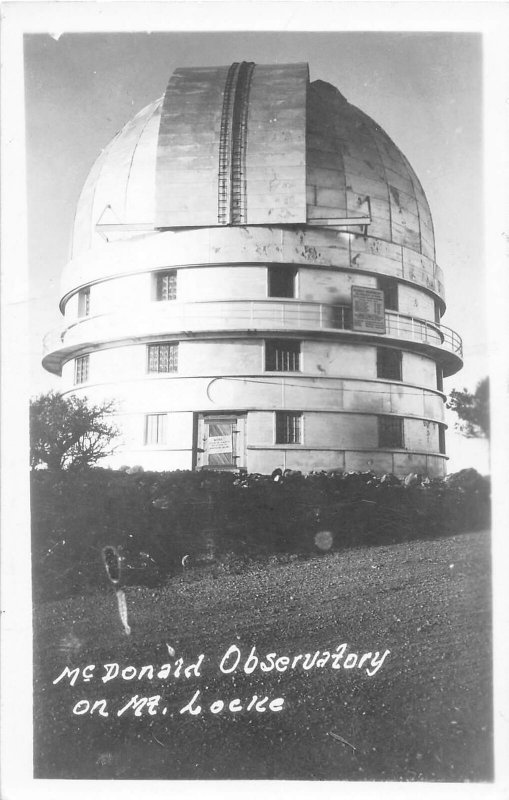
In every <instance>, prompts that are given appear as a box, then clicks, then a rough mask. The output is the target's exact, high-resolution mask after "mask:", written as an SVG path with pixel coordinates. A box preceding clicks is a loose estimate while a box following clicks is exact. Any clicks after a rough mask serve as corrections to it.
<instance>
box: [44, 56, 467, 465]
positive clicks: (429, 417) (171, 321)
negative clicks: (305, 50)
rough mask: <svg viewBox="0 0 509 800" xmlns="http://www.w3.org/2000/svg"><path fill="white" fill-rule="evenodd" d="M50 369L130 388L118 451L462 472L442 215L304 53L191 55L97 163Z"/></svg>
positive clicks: (221, 461) (115, 393)
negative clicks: (231, 59)
mask: <svg viewBox="0 0 509 800" xmlns="http://www.w3.org/2000/svg"><path fill="white" fill-rule="evenodd" d="M60 309H61V311H62V314H63V317H64V319H63V324H62V326H61V328H60V329H59V330H58V331H57V332H53V333H51V334H49V335H48V336H47V337H46V340H45V355H44V359H43V363H44V366H45V367H46V369H48V370H49V371H50V372H53V373H55V374H61V375H62V391H63V392H65V393H73V394H77V395H85V396H87V397H88V398H89V400H90V401H91V402H94V403H98V402H102V401H103V400H105V399H110V398H115V400H116V403H117V414H116V422H117V424H118V426H119V428H120V431H121V435H120V437H119V440H118V447H117V450H116V451H115V454H114V456H112V457H110V458H109V460H108V462H106V463H109V464H110V465H111V466H113V467H118V466H120V465H122V464H125V465H135V464H139V465H142V466H143V467H144V468H145V469H154V470H174V469H203V468H209V469H222V470H247V471H249V472H262V473H270V472H272V470H274V469H275V468H276V467H281V468H282V469H295V470H302V471H305V472H309V471H311V470H322V469H338V470H341V469H343V470H347V471H350V470H362V471H366V470H372V471H373V472H376V473H383V472H394V473H395V474H399V475H405V474H407V473H409V472H420V473H424V474H428V475H431V476H441V475H443V474H444V473H445V466H446V455H445V425H444V417H443V407H444V395H443V393H442V390H443V387H442V379H443V377H444V376H447V375H452V374H453V373H455V372H456V371H457V370H459V369H460V368H461V365H462V360H461V359H462V349H461V339H460V338H459V336H458V335H457V334H456V333H454V332H453V331H451V330H450V329H449V328H447V327H445V326H444V325H442V323H441V318H442V315H443V313H444V311H445V302H444V289H443V282H442V273H441V270H440V268H439V267H438V266H437V264H436V261H435V242H434V236H433V223H432V219H431V214H430V210H429V206H428V203H427V200H426V197H425V195H424V192H423V190H422V187H421V184H420V183H419V180H418V178H417V176H416V174H415V172H414V171H413V169H412V167H411V166H410V164H409V163H408V161H407V160H406V158H405V157H404V155H403V154H402V153H401V152H400V150H398V148H397V147H396V146H395V144H394V143H393V142H392V141H391V139H390V138H389V137H388V136H387V134H386V133H384V131H383V130H382V129H381V128H380V126H379V125H377V124H376V122H374V121H373V120H372V119H370V118H369V117H368V116H366V115H365V114H364V113H363V112H362V111H360V110H359V109H358V108H355V106H352V105H350V103H348V102H347V100H346V99H345V98H344V97H343V95H342V94H341V93H340V92H339V91H338V89H336V88H334V87H333V86H331V85H330V84H328V83H324V82H323V81H315V82H313V83H310V81H309V73H308V67H307V65H306V64H278V65H255V64H253V63H247V62H242V63H235V64H232V65H231V66H226V67H211V68H203V69H202V68H199V69H197V68H196V69H195V68H185V69H177V70H176V71H175V72H174V73H173V75H172V76H171V78H170V81H169V83H168V87H167V90H166V93H165V95H164V97H163V98H161V99H159V100H157V101H156V102H154V103H152V104H151V105H149V106H147V107H146V108H145V109H143V111H141V112H140V113H139V114H137V116H135V117H134V118H133V119H132V120H131V121H130V122H128V123H127V125H126V126H125V127H124V128H123V129H122V130H121V131H120V133H118V134H117V136H116V137H115V138H114V139H113V141H112V142H111V143H110V144H109V145H108V146H107V147H106V148H105V149H104V150H103V151H102V153H101V154H100V155H99V157H98V159H97V161H96V162H95V164H94V166H93V167H92V169H91V172H90V174H89V176H88V178H87V181H86V183H85V186H84V188H83V191H82V193H81V196H80V199H79V202H78V207H77V211H76V218H75V223H74V232H73V243H72V255H71V260H70V262H69V263H68V264H67V266H66V267H65V269H64V273H63V278H62V292H61V300H60Z"/></svg>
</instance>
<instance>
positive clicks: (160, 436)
mask: <svg viewBox="0 0 509 800" xmlns="http://www.w3.org/2000/svg"><path fill="white" fill-rule="evenodd" d="M167 418H168V415H167V414H147V416H146V417H145V444H166V431H167V428H166V424H167Z"/></svg>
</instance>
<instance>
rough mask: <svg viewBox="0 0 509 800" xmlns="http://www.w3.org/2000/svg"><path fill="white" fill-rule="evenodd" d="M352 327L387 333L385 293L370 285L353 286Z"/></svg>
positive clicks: (367, 331)
mask: <svg viewBox="0 0 509 800" xmlns="http://www.w3.org/2000/svg"><path fill="white" fill-rule="evenodd" d="M352 329H353V330H354V331H364V332H365V333H385V306H384V293H383V292H382V290H381V289H371V288H370V287H368V286H352Z"/></svg>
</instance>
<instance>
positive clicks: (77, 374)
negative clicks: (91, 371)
mask: <svg viewBox="0 0 509 800" xmlns="http://www.w3.org/2000/svg"><path fill="white" fill-rule="evenodd" d="M89 359H90V357H89V356H88V355H87V356H80V357H79V358H77V359H76V360H75V362H74V383H86V382H87V381H88V367H89Z"/></svg>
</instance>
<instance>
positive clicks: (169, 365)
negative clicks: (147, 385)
mask: <svg viewBox="0 0 509 800" xmlns="http://www.w3.org/2000/svg"><path fill="white" fill-rule="evenodd" d="M147 355H148V371H149V372H177V368H178V344H175V343H172V344H149V345H147Z"/></svg>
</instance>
